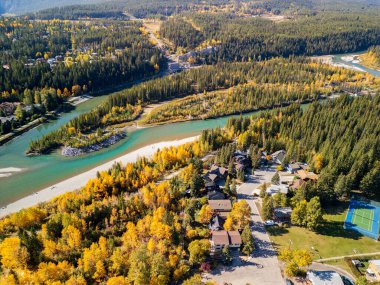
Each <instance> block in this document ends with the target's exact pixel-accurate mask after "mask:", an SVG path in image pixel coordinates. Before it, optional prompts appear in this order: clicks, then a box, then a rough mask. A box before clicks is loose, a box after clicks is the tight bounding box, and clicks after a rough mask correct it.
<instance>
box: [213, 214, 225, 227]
mask: <svg viewBox="0 0 380 285" xmlns="http://www.w3.org/2000/svg"><path fill="white" fill-rule="evenodd" d="M223 224H224V219H223V218H222V217H221V216H219V215H215V216H214V217H212V219H211V221H210V229H213V230H218V229H220V228H223Z"/></svg>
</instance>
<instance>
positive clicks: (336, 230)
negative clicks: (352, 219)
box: [316, 221, 363, 240]
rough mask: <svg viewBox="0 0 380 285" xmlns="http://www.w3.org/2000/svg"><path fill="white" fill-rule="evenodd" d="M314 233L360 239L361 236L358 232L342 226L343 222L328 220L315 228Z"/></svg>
mask: <svg viewBox="0 0 380 285" xmlns="http://www.w3.org/2000/svg"><path fill="white" fill-rule="evenodd" d="M316 233H318V234H320V235H325V236H332V237H343V238H349V239H355V240H357V239H360V238H361V237H363V235H361V234H360V233H358V232H356V231H352V230H346V229H344V228H343V222H335V221H328V222H323V223H322V224H321V225H320V226H319V227H318V229H317V231H316Z"/></svg>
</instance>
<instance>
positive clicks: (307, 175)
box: [297, 169, 318, 180]
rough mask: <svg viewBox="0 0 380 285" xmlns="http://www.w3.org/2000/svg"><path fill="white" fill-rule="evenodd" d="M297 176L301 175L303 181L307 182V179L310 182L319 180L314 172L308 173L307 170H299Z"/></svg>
mask: <svg viewBox="0 0 380 285" xmlns="http://www.w3.org/2000/svg"><path fill="white" fill-rule="evenodd" d="M297 174H298V175H299V177H300V178H301V179H302V180H307V179H310V180H317V179H318V175H317V174H315V173H314V172H307V171H306V170H303V169H302V170H298V171H297Z"/></svg>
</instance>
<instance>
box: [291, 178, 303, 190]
mask: <svg viewBox="0 0 380 285" xmlns="http://www.w3.org/2000/svg"><path fill="white" fill-rule="evenodd" d="M304 183H306V182H305V181H303V180H302V179H296V180H294V181H293V183H292V185H291V187H292V188H293V189H294V190H297V189H298V188H300V187H301V186H302V185H303V184H304Z"/></svg>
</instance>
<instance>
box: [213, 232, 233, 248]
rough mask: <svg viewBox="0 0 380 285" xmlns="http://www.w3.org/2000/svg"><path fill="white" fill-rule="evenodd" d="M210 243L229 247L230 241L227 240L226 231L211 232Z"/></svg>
mask: <svg viewBox="0 0 380 285" xmlns="http://www.w3.org/2000/svg"><path fill="white" fill-rule="evenodd" d="M211 234H212V242H213V243H214V245H229V244H230V240H229V238H228V233H227V231H212V232H211Z"/></svg>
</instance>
